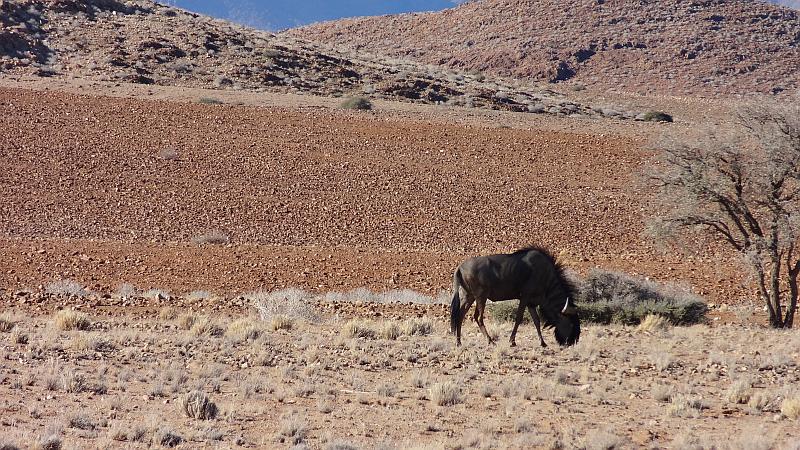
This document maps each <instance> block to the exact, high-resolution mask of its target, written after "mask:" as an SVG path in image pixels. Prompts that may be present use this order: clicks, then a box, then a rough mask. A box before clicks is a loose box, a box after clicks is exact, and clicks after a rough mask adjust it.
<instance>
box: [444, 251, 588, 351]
mask: <svg viewBox="0 0 800 450" xmlns="http://www.w3.org/2000/svg"><path fill="white" fill-rule="evenodd" d="M461 289H463V290H464V294H465V295H464V298H463V300H462V299H461V295H460V290H461ZM453 290H454V291H455V292H454V293H453V300H452V301H451V304H450V329H451V331H452V332H453V334H455V335H456V344H458V345H461V324H462V323H463V321H464V317H465V316H466V315H467V312H468V311H469V308H470V307H471V306H472V303H477V304H476V306H475V316H474V317H475V321H476V322H477V323H478V327H480V330H481V332H482V333H483V334H484V336H486V338H487V339H489V343H490V344H493V343H494V341H493V340H492V338H491V337H490V336H489V333H488V332H487V331H486V326H485V325H484V324H483V313H484V309H485V308H486V300H487V299H488V300H492V301H495V302H497V301H504V300H513V299H519V307H518V308H517V312H516V317H515V320H514V329H513V330H512V331H511V345H512V346H514V345H516V341H515V337H516V335H517V328H519V324H520V323H522V319H523V315H524V313H525V308H527V309H528V312H529V313H530V315H531V319H533V324H534V325H535V326H536V331H537V332H538V333H539V341H540V343H541V345H542V347H546V346H547V345H546V344H545V343H544V339H543V338H542V330H541V326H540V324H539V315H538V314H537V311H536V307H537V306H538V307H539V309H540V311H541V315H542V319H543V320H544V324H545V326H546V327H554V328H555V331H554V334H555V338H556V341H558V343H559V344H561V345H572V344H575V343H576V342H578V338H579V337H580V334H581V326H580V320H579V319H578V311H577V309H576V308H575V304H574V302H573V300H572V299H573V298H574V290H575V289H574V287H573V285H572V283H570V282H569V280H567V278H566V277H565V276H564V267H563V266H562V265H561V263H560V262H558V261H557V260H556V258H555V257H554V256H553V255H551V254H550V253H549V252H548V251H547V250H545V249H543V248H540V247H527V248H523V249H520V250H517V251H516V252H514V253H511V254H500V255H489V256H478V257H475V258H470V259H468V260H466V261H464V262H462V263H461V264H460V265H459V266H458V268H457V269H456V271H455V273H454V274H453Z"/></svg>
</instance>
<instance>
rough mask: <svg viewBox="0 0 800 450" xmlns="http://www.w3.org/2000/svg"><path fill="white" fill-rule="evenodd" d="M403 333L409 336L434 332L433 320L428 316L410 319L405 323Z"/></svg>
mask: <svg viewBox="0 0 800 450" xmlns="http://www.w3.org/2000/svg"><path fill="white" fill-rule="evenodd" d="M403 333H405V334H406V335H408V336H427V335H429V334H431V333H433V320H431V319H429V318H427V317H422V318H419V319H408V320H406V321H405V323H404V324H403Z"/></svg>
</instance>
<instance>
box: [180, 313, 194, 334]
mask: <svg viewBox="0 0 800 450" xmlns="http://www.w3.org/2000/svg"><path fill="white" fill-rule="evenodd" d="M196 321H197V314H195V313H191V312H188V313H186V314H183V315H181V316H180V317H179V318H178V326H179V327H180V328H181V329H182V330H191V329H192V326H193V325H194V323H195V322H196Z"/></svg>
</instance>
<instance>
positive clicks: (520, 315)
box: [511, 300, 525, 347]
mask: <svg viewBox="0 0 800 450" xmlns="http://www.w3.org/2000/svg"><path fill="white" fill-rule="evenodd" d="M524 314H525V303H524V302H523V301H522V300H520V301H519V306H517V314H516V316H515V317H514V328H513V329H512V330H511V346H512V347H516V346H517V340H516V338H517V328H519V324H521V323H522V318H523V317H524Z"/></svg>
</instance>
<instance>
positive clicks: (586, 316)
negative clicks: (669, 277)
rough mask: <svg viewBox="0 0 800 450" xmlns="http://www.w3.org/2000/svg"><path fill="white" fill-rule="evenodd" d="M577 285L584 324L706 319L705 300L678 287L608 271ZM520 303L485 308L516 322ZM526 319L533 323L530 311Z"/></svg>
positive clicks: (681, 322)
mask: <svg viewBox="0 0 800 450" xmlns="http://www.w3.org/2000/svg"><path fill="white" fill-rule="evenodd" d="M574 282H575V285H576V286H577V287H578V291H579V293H578V295H577V298H576V299H575V301H576V303H577V306H578V312H579V316H580V318H581V322H584V323H599V324H610V323H616V324H622V325H638V324H639V323H640V322H641V321H642V320H644V318H645V317H647V316H648V315H650V314H656V315H659V316H663V317H665V318H666V319H668V320H669V321H670V322H671V323H673V324H675V325H691V324H695V323H702V322H705V320H706V312H707V311H708V307H707V306H706V303H705V301H704V300H703V299H702V298H700V297H698V296H697V295H695V294H693V293H692V292H690V291H689V290H687V289H684V288H681V287H678V286H675V285H671V284H660V283H656V282H653V281H650V280H647V279H644V278H641V277H634V276H631V275H627V274H624V273H619V272H611V271H605V270H595V271H592V272H591V273H590V274H589V276H588V277H587V278H586V279H585V280H575V281H574ZM518 304H519V302H518V301H517V300H511V301H504V302H488V304H487V306H486V308H487V310H488V311H489V314H491V316H492V317H493V318H494V319H495V320H497V321H499V322H513V321H514V315H515V314H516V312H517V305H518ZM524 320H525V322H528V321H529V320H530V316H529V315H528V313H527V311H526V313H525V315H524Z"/></svg>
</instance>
